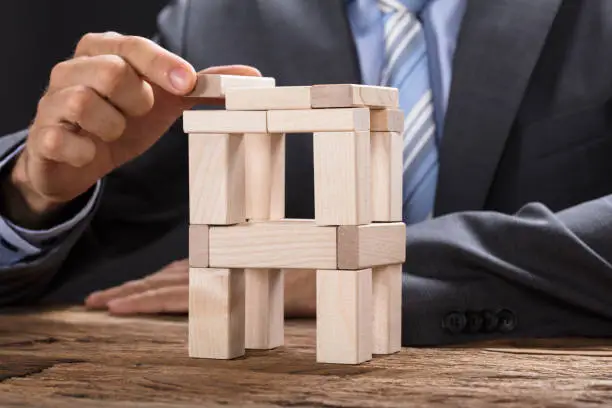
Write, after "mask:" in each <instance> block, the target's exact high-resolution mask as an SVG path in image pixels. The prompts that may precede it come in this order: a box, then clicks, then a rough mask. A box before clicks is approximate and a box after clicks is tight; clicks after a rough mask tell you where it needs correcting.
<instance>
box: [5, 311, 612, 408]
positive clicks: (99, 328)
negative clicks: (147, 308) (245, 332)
mask: <svg viewBox="0 0 612 408" xmlns="http://www.w3.org/2000/svg"><path fill="white" fill-rule="evenodd" d="M314 328H315V324H314V322H313V321H289V322H288V323H287V325H286V334H285V335H286V342H285V343H286V344H285V346H284V347H281V348H279V349H276V350H273V351H247V355H246V357H245V358H242V359H238V360H233V361H211V360H196V359H189V358H188V357H187V324H186V319H185V318H157V319H147V318H142V319H134V318H113V317H109V316H107V315H105V314H103V313H91V312H84V311H81V310H78V309H76V310H74V309H72V310H63V311H62V310H59V311H47V312H16V311H13V312H11V313H8V312H6V314H0V406H1V407H11V408H12V407H39V408H51V407H53V408H56V407H82V408H102V407H104V408H115V407H128V408H135V407H151V408H174V407H185V408H187V407H188V408H192V407H193V408H196V407H198V408H200V407H221V406H223V407H300V408H301V407H318V408H332V407H344V408H347V407H492V406H495V407H521V408H523V407H605V406H611V405H612V370H611V369H610V368H611V367H612V342H611V341H610V340H608V341H607V342H606V341H603V340H602V341H598V340H589V341H586V340H548V341H546V340H541V341H506V342H496V343H487V344H481V345H478V346H470V347H463V348H439V349H432V348H420V349H411V348H404V349H402V351H401V352H400V353H398V354H394V355H391V356H387V357H379V358H375V359H373V360H371V361H370V362H368V363H365V364H363V365H359V366H337V365H328V364H317V363H315V329H314Z"/></svg>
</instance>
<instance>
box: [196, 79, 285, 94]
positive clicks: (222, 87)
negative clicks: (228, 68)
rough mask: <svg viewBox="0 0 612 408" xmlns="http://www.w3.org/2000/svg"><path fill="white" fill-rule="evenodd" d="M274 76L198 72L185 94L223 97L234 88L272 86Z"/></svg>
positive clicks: (274, 82) (274, 81)
mask: <svg viewBox="0 0 612 408" xmlns="http://www.w3.org/2000/svg"><path fill="white" fill-rule="evenodd" d="M275 85H276V80H275V79H274V78H262V77H252V76H240V75H219V74H198V82H197V83H196V86H195V88H194V90H193V91H192V92H191V93H190V94H189V95H187V96H188V97H192V98H223V97H224V96H225V95H226V93H227V91H228V90H230V89H236V88H240V89H242V88H272V87H274V86H275Z"/></svg>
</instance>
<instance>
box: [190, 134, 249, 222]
mask: <svg viewBox="0 0 612 408" xmlns="http://www.w3.org/2000/svg"><path fill="white" fill-rule="evenodd" d="M244 176H245V171H244V143H243V136H242V135H240V134H226V133H223V134H190V135H189V222H190V224H206V225H208V224H211V225H229V224H237V223H241V222H244V221H245V220H246V217H245V193H244V189H245V187H244Z"/></svg>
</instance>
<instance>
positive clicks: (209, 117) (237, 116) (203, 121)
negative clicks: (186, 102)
mask: <svg viewBox="0 0 612 408" xmlns="http://www.w3.org/2000/svg"><path fill="white" fill-rule="evenodd" d="M183 129H184V131H185V133H267V131H268V130H267V123H266V112H256V111H224V110H191V111H185V112H184V113H183Z"/></svg>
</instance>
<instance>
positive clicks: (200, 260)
mask: <svg viewBox="0 0 612 408" xmlns="http://www.w3.org/2000/svg"><path fill="white" fill-rule="evenodd" d="M208 228H209V227H208V225H190V226H189V266H191V267H194V268H208Z"/></svg>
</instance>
